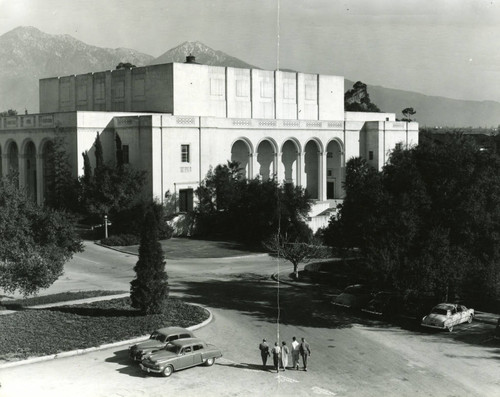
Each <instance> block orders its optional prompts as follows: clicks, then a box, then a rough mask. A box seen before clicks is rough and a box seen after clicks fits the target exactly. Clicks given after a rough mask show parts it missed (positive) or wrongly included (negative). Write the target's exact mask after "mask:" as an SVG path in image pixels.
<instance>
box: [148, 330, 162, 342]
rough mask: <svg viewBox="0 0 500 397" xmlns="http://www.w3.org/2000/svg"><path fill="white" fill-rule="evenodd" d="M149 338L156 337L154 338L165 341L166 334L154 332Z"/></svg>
mask: <svg viewBox="0 0 500 397" xmlns="http://www.w3.org/2000/svg"><path fill="white" fill-rule="evenodd" d="M149 339H154V340H157V341H160V342H165V339H166V335H163V334H160V333H158V332H153V333H152V334H151V336H150V337H149Z"/></svg>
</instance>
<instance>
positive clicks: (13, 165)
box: [5, 140, 19, 177]
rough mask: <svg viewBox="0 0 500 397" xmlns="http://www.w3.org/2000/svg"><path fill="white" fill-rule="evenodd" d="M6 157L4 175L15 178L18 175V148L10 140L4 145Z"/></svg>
mask: <svg viewBox="0 0 500 397" xmlns="http://www.w3.org/2000/svg"><path fill="white" fill-rule="evenodd" d="M5 148H6V149H5V152H6V156H7V169H6V173H7V175H9V176H12V177H17V176H18V175H19V148H18V146H17V143H16V142H15V141H14V140H10V141H8V142H7V143H6V145H5Z"/></svg>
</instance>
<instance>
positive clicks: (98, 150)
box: [94, 133, 104, 171]
mask: <svg viewBox="0 0 500 397" xmlns="http://www.w3.org/2000/svg"><path fill="white" fill-rule="evenodd" d="M94 146H95V169H96V171H98V170H100V169H101V168H102V166H103V164H104V154H103V151H102V143H101V138H100V137H99V133H97V136H96V138H95V142H94Z"/></svg>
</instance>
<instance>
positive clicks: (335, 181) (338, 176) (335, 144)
mask: <svg viewBox="0 0 500 397" xmlns="http://www.w3.org/2000/svg"><path fill="white" fill-rule="evenodd" d="M343 170H344V146H343V144H342V142H341V141H340V140H338V139H332V140H330V142H328V144H327V145H326V199H327V200H332V199H336V198H340V197H341V196H342V195H343V190H342V180H343Z"/></svg>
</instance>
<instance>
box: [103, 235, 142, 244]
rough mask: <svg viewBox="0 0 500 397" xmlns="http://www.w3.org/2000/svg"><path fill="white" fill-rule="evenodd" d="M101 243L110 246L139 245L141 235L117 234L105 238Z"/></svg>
mask: <svg viewBox="0 0 500 397" xmlns="http://www.w3.org/2000/svg"><path fill="white" fill-rule="evenodd" d="M101 244H104V245H109V246H127V245H137V244H139V237H138V236H136V235H135V234H118V235H116V236H110V237H108V238H103V239H102V240H101Z"/></svg>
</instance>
